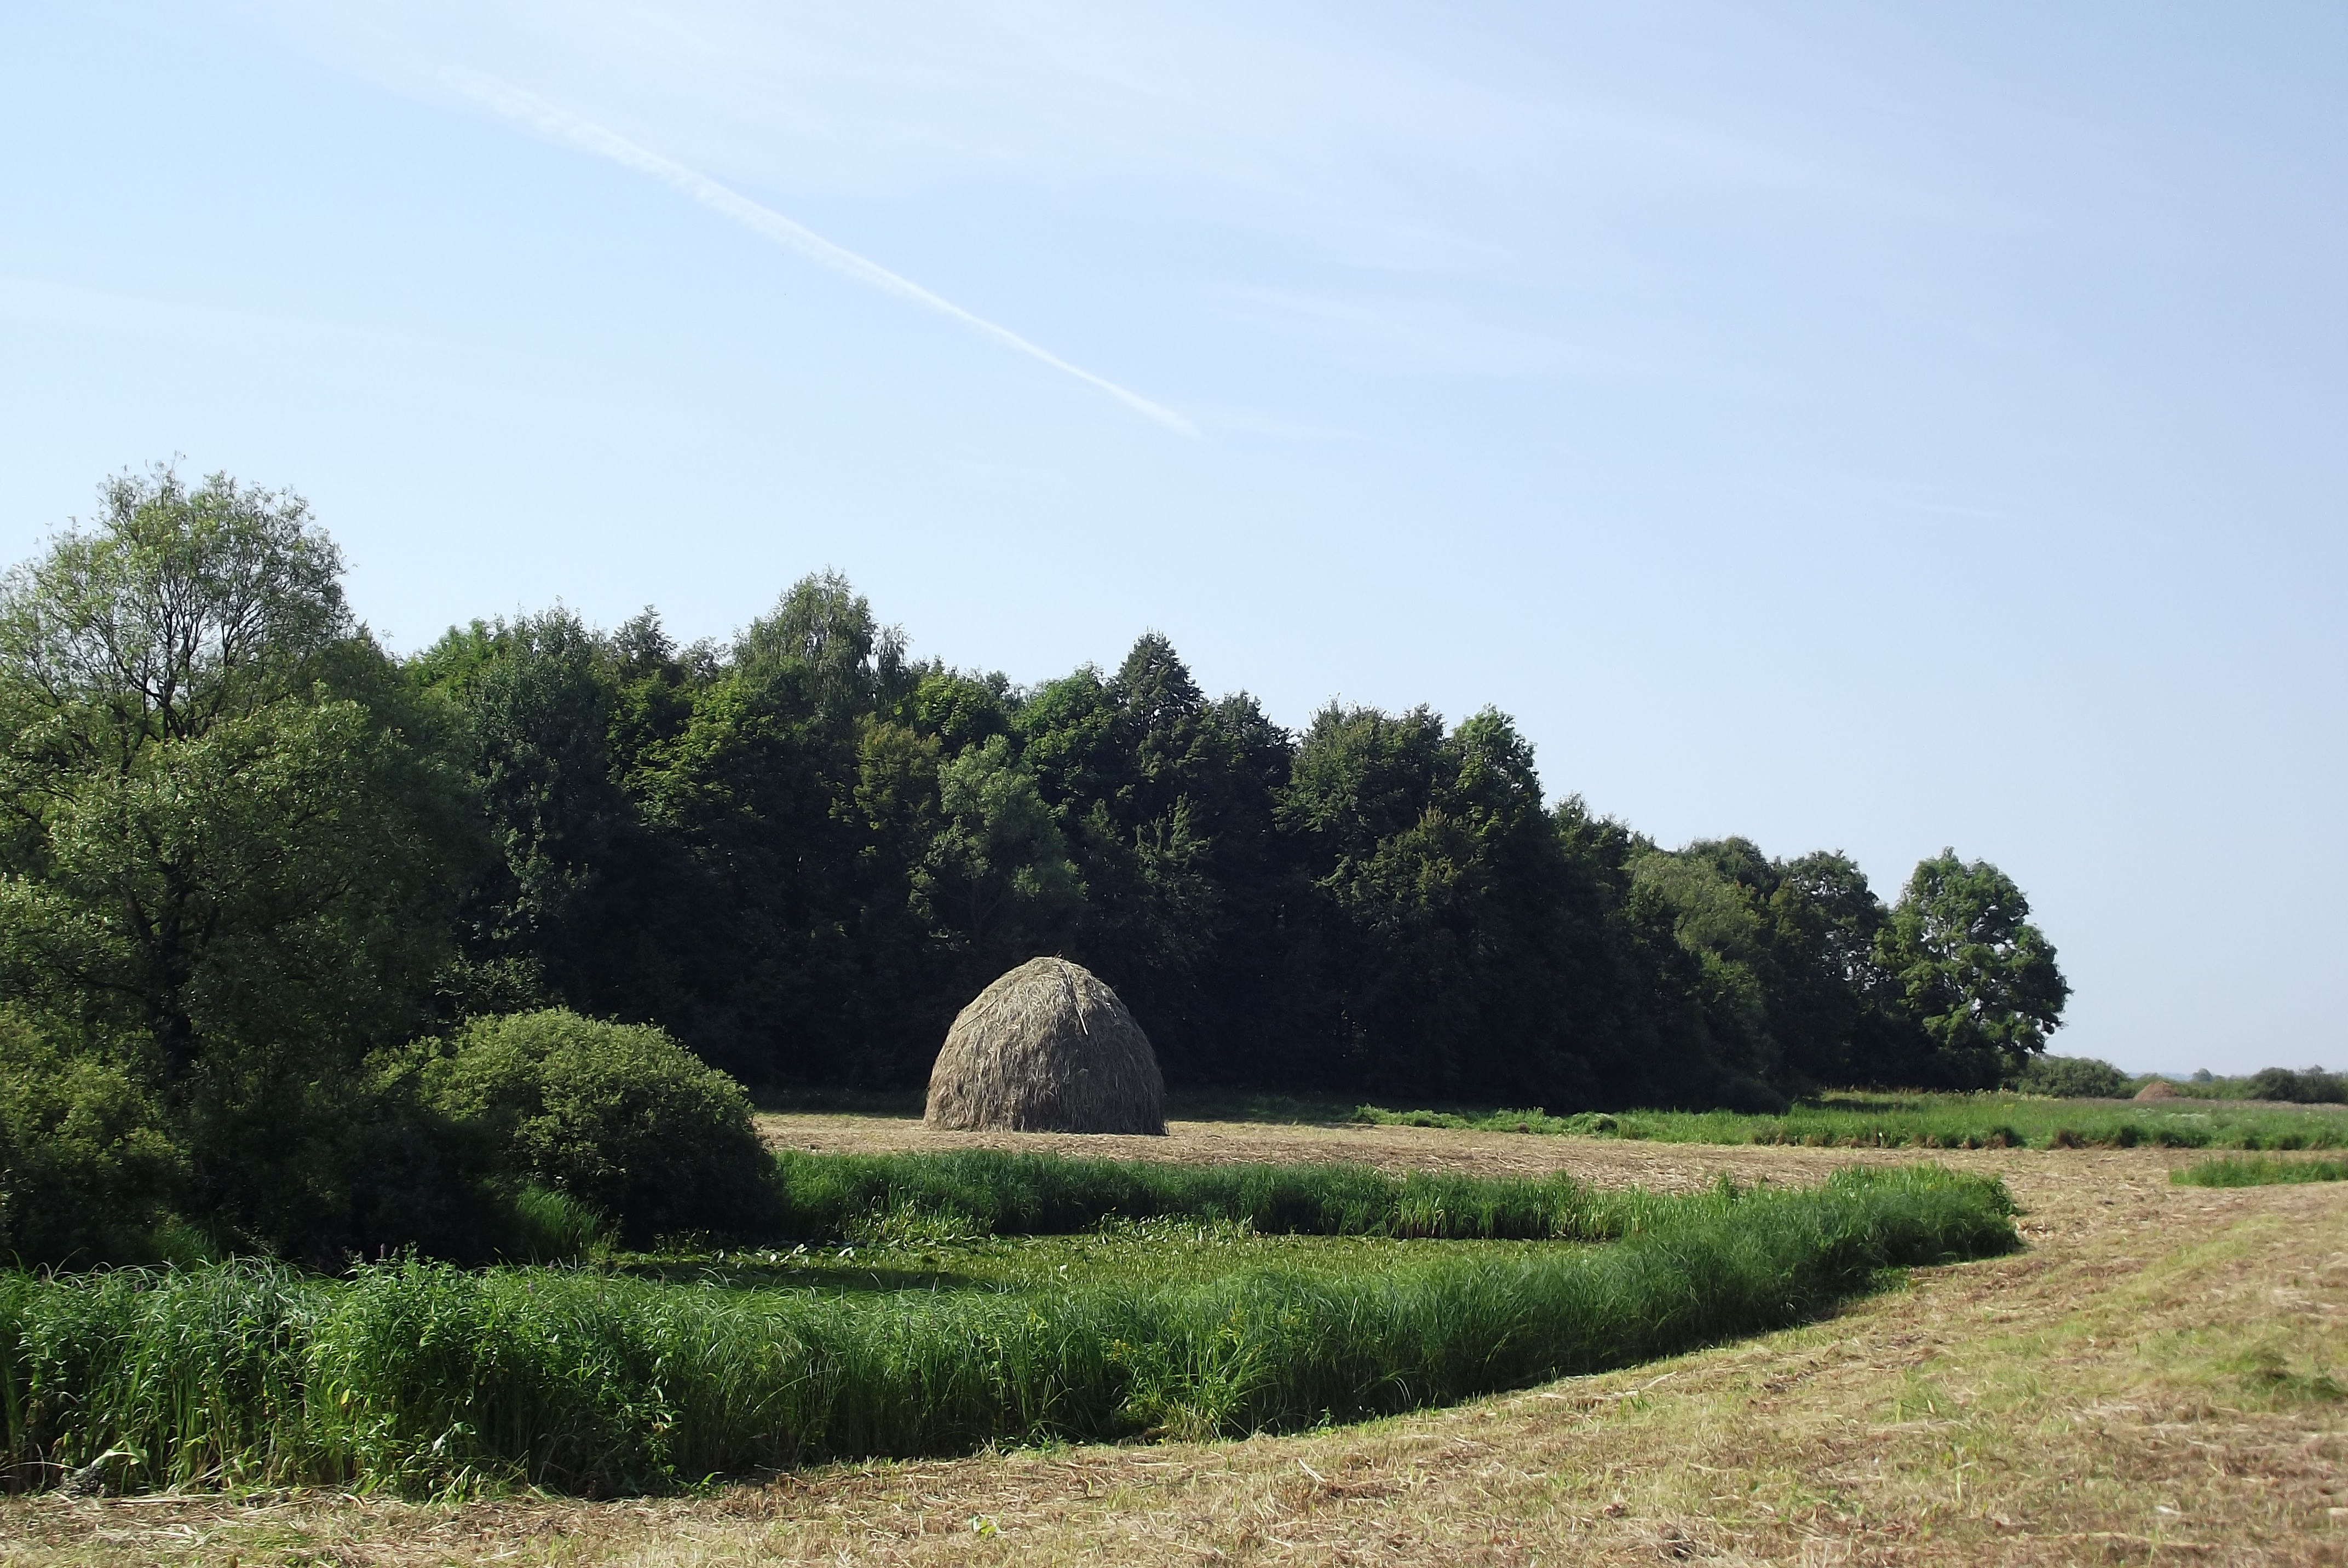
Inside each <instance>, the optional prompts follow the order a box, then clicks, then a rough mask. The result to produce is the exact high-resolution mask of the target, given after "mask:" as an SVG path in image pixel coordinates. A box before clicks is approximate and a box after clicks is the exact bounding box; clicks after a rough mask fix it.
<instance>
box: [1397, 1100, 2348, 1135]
mask: <svg viewBox="0 0 2348 1568" xmlns="http://www.w3.org/2000/svg"><path fill="white" fill-rule="evenodd" d="M1354 1120H1356V1121H1359V1122H1365V1123H1369V1124H1373V1125H1387V1126H1408V1127H1447V1128H1453V1129H1457V1130H1462V1131H1481V1132H1548V1133H1563V1134H1569V1135H1579V1136H1582V1137H1591V1138H1623V1139H1631V1140H1634V1141H1643V1142H1647V1143H1792V1144H1801V1145H1807V1146H1811V1147H1823V1148H1842V1149H1860V1148H1873V1149H2066V1148H2096V1149H2133V1148H2136V1147H2137V1146H2139V1145H2144V1144H2150V1145H2152V1146H2154V1147H2157V1148H2164V1149H2339V1148H2348V1106H2340V1105H2281V1104H2276V1103H2272V1102H2265V1101H2242V1100H2230V1101H2228V1100H2180V1101H2126V1100H2048V1099H2044V1098H2040V1097H2038V1096H2034V1095H2026V1094H2002V1093H1984V1094H1903V1095H1862V1094H1830V1095H1827V1096H1825V1097H1824V1098H1823V1099H1822V1100H1820V1101H1819V1102H1818V1103H1815V1104H1804V1105H1798V1106H1796V1107H1795V1108H1794V1109H1792V1110H1790V1111H1787V1112H1783V1113H1782V1114H1775V1115H1759V1114H1749V1113H1746V1112H1735V1111H1624V1112H1582V1113H1581V1114H1578V1115H1572V1116H1550V1115H1547V1114H1545V1113H1543V1112H1540V1111H1538V1110H1533V1111H1491V1112H1434V1111H1388V1110H1385V1109H1382V1108H1380V1107H1378V1106H1375V1105H1364V1106H1361V1107H1359V1108H1358V1109H1356V1110H1355V1111H1354Z"/></svg>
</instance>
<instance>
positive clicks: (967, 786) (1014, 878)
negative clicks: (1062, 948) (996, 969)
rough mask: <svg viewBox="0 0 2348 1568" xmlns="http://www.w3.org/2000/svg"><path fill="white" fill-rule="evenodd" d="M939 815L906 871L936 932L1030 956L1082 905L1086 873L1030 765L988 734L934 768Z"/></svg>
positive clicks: (979, 947)
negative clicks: (918, 858) (922, 851)
mask: <svg viewBox="0 0 2348 1568" xmlns="http://www.w3.org/2000/svg"><path fill="white" fill-rule="evenodd" d="M937 777H938V815H939V817H940V819H941V820H940V825H939V827H938V830H937V833H936V835H935V836H934V837H932V839H931V840H930V845H929V849H928V851H927V852H926V853H925V854H924V855H923V856H922V862H921V865H920V866H919V868H918V869H917V870H915V872H914V873H913V886H912V897H913V899H914V903H915V907H917V908H918V909H919V910H920V911H921V913H922V915H923V916H924V917H927V918H929V919H930V920H932V922H934V923H935V925H936V926H937V927H938V928H939V931H940V934H941V936H942V937H943V938H945V939H946V940H948V941H949V942H951V943H953V944H955V945H957V946H965V945H966V946H967V948H970V949H972V950H973V951H976V952H980V953H983V954H985V955H987V956H988V958H990V959H991V960H995V961H998V962H1000V961H1004V960H1008V961H1015V960H1016V959H1017V958H1019V957H1022V956H1025V957H1033V956H1034V955H1033V954H1032V953H1030V952H1027V951H1026V949H1028V948H1034V947H1035V946H1037V945H1038V944H1039V943H1048V942H1049V941H1050V940H1051V938H1052V937H1053V936H1054V935H1056V933H1057V931H1058V930H1060V929H1061V928H1063V922H1064V921H1065V920H1066V918H1067V917H1070V916H1072V915H1074V914H1075V913H1076V910H1078V909H1079V908H1081V907H1082V906H1083V903H1084V897H1085V884H1084V878H1083V876H1081V875H1080V874H1079V873H1078V871H1077V870H1076V863H1075V862H1074V861H1072V860H1070V859H1069V858H1068V850H1067V845H1066V841H1065V840H1064V839H1063V838H1062V837H1061V835H1060V829H1059V825H1058V824H1057V823H1056V821H1055V820H1054V818H1053V815H1052V812H1051V809H1050V808H1049V807H1047V806H1046V805H1045V804H1044V798H1043V796H1042V795H1040V794H1037V793H1036V790H1035V774H1033V773H1032V772H1030V771H1029V770H1028V769H1027V768H1026V767H1025V765H1024V764H1021V763H1020V761H1019V760H1018V759H1017V758H1016V757H1014V755H1013V754H1012V751H1011V743H1010V742H1009V740H1008V739H1007V738H1006V737H1004V736H1002V735H995V736H993V737H990V738H989V739H988V740H987V742H986V743H984V744H983V745H977V746H971V747H969V748H967V749H965V750H964V751H963V753H962V755H960V756H958V757H956V758H954V759H953V761H952V762H949V763H946V764H943V765H942V766H941V767H940V768H939V769H938V774H937Z"/></svg>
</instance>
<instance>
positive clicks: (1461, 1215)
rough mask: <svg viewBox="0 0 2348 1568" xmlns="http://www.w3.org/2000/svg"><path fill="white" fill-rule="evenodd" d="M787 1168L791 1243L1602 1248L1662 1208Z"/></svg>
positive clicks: (1629, 1198) (1469, 1192)
mask: <svg viewBox="0 0 2348 1568" xmlns="http://www.w3.org/2000/svg"><path fill="white" fill-rule="evenodd" d="M776 1162H777V1167H778V1173H779V1174H780V1176H781V1185H782V1192H783V1198H782V1203H781V1211H780V1214H779V1217H778V1224H779V1226H780V1230H781V1234H783V1235H788V1236H792V1237H818V1236H835V1235H850V1234H852V1233H853V1232H854V1230H855V1228H856V1226H857V1225H859V1224H860V1222H861V1220H862V1217H863V1216H866V1215H870V1214H885V1213H891V1212H896V1211H900V1210H906V1209H911V1210H913V1211H916V1212H919V1213H922V1214H942V1215H944V1214H951V1215H955V1216H959V1217H961V1218H963V1219H967V1220H969V1221H971V1222H973V1223H974V1224H975V1225H977V1226H979V1227H980V1228H982V1229H985V1230H991V1231H993V1232H994V1234H995V1235H1067V1234H1070V1233H1072V1232H1076V1231H1081V1230H1086V1229H1088V1228H1090V1227H1091V1226H1093V1225H1097V1224H1098V1223H1099V1222H1100V1221H1101V1220H1103V1219H1105V1218H1110V1217H1117V1218H1123V1219H1136V1220H1138V1219H1159V1218H1182V1219H1196V1220H1216V1221H1245V1222H1246V1223H1247V1224H1249V1225H1251V1226H1252V1227H1253V1228H1254V1229H1255V1230H1257V1231H1259V1232H1262V1233H1263V1234H1266V1235H1387V1236H1413V1237H1425V1238H1439V1239H1447V1240H1467V1241H1495V1240H1504V1239H1550V1238H1560V1239H1568V1240H1580V1241H1601V1240H1605V1239H1607V1238H1609V1237H1612V1236H1613V1235H1619V1234H1621V1233H1622V1231H1623V1230H1624V1229H1626V1228H1628V1227H1630V1226H1632V1225H1635V1224H1637V1223H1638V1213H1639V1211H1640V1206H1641V1205H1642V1204H1652V1203H1653V1202H1655V1201H1658V1200H1653V1199H1650V1198H1646V1197H1643V1196H1641V1195H1640V1194H1628V1193H1615V1194H1601V1193H1599V1192H1596V1191H1594V1190H1593V1189H1591V1188H1587V1187H1584V1186H1582V1185H1581V1184H1579V1183H1577V1182H1575V1181H1573V1180H1572V1179H1571V1178H1570V1177H1568V1176H1564V1175H1557V1176H1540V1177H1509V1176H1503V1177H1488V1176H1480V1177H1479V1176H1463V1175H1457V1174H1452V1173H1433V1172H1414V1173H1410V1174H1408V1175H1403V1176H1390V1175H1387V1174H1386V1173H1384V1172H1382V1171H1378V1170H1375V1169H1373V1168H1371V1167H1370V1166H1367V1165H1349V1164H1310V1165H1267V1164H1257V1165H1175V1164H1161V1163H1157V1162H1154V1161H1143V1160H1087V1159H1068V1158H1064V1157H1062V1156H1060V1155H1057V1154H1025V1153H1004V1152H1003V1151H1000V1150H994V1149H973V1150H964V1151H956V1152H954V1153H903V1154H809V1153H795V1152H791V1151H785V1152H784V1153H780V1154H778V1156H777V1157H776ZM1660 1201H1663V1202H1665V1203H1668V1202H1669V1201H1670V1200H1668V1199H1665V1200H1660Z"/></svg>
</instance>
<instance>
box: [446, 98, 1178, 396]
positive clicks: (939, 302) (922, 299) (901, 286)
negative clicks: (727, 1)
mask: <svg viewBox="0 0 2348 1568" xmlns="http://www.w3.org/2000/svg"><path fill="white" fill-rule="evenodd" d="M461 85H462V87H463V89H464V91H465V93H466V94H467V95H468V96H469V97H472V98H475V99H477V100H479V102H481V103H483V104H486V105H488V106H489V108H493V109H495V110H496V111H497V112H498V113H499V114H501V115H504V116H505V117H506V118H509V119H513V120H519V121H520V122H521V123H522V124H524V125H527V126H529V127H530V128H531V129H533V130H536V131H538V132H540V133H541V135H544V136H548V137H551V138H554V139H555V140H557V141H563V142H568V143H570V144H571V145H572V147H575V148H578V149H581V150H582V151H584V152H592V153H594V154H595V155H596V156H597V157H599V158H608V159H611V160H612V161H613V163H616V164H619V165H621V166H622V167H623V168H626V169H634V170H636V171H637V172H638V173H640V174H649V175H651V176H652V177H653V178H654V179H658V180H661V181H663V182H664V183H666V184H668V185H672V186H675V188H676V189H677V190H682V191H684V192H685V194H686V195H687V196H690V197H692V198H693V199H694V200H696V201H698V202H700V203H702V205H704V206H705V207H712V208H715V209H716V210H718V211H720V212H723V213H724V214H726V217H728V218H731V219H733V220H736V222H738V223H743V224H747V225H748V226H749V227H750V228H752V229H755V230H757V231H758V232H759V233H761V234H764V235H765V236H766V237H767V239H769V240H772V241H775V242H776V243H778V244H781V245H788V246H789V247H790V248H791V249H792V250H794V251H798V253H799V254H800V255H802V256H805V257H807V258H808V260H809V261H819V262H821V263H822V264H823V265H824V266H827V267H829V268H830V269H831V270H832V271H833V272H845V273H846V274H847V275H848V276H850V277H851V278H854V279H855V280H856V281H857V282H860V283H868V284H870V285H871V286H872V287H873V288H876V289H879V290H880V292H883V293H888V294H894V295H896V296H897V297H898V298H899V299H901V300H911V301H912V302H913V303H915V304H917V305H925V306H927V307H928V308H929V309H931V310H933V311H935V312H937V313H939V314H940V315H946V316H952V317H953V319H954V320H956V321H958V322H960V323H962V324H963V325H964V326H966V327H968V328H970V329H971V330H972V331H973V332H975V333H978V334H979V335H980V336H982V337H987V338H992V339H993V340H994V342H996V343H1001V344H1002V345H1003V346H1004V347H1005V348H1013V349H1017V350H1018V351H1019V352H1020V353H1021V354H1026V355H1028V356H1030V357H1031V358H1035V359H1040V360H1042V361H1043V362H1044V363H1045V364H1048V365H1050V366H1051V367H1052V368H1053V369H1054V370H1057V371H1063V372H1066V374H1069V375H1073V376H1075V377H1076V379H1077V380H1078V381H1081V382H1084V383H1085V384H1087V385H1089V386H1096V387H1098V388H1099V389H1100V390H1101V391H1103V392H1106V393H1107V394H1108V395H1110V396H1111V397H1114V398H1116V399H1117V401H1118V402H1119V403H1122V404H1124V405H1126V406H1127V407H1128V408H1130V409H1133V410H1134V411H1135V412H1137V413H1139V414H1143V415H1148V417H1149V418H1151V419H1154V420H1156V421H1157V422H1158V423H1159V424H1160V425H1165V426H1166V427H1167V428H1168V429H1169V430H1179V431H1180V432H1181V433H1182V434H1183V435H1185V436H1196V435H1198V434H1199V430H1198V426H1196V425H1192V424H1191V423H1190V422H1189V420H1187V419H1185V418H1183V417H1182V416H1181V415H1179V414H1177V413H1175V412H1174V411H1173V410H1172V409H1170V408H1168V407H1167V406H1165V405H1163V404H1158V403H1152V402H1150V401H1149V399H1148V398H1146V397H1144V396H1142V395H1140V394H1139V393H1138V392H1128V391H1127V390H1126V389H1125V388H1124V387H1122V386H1119V385H1118V384H1117V383H1115V382H1113V381H1110V380H1108V379H1107V378H1106V377H1104V376H1098V375H1095V374H1093V373H1092V372H1091V371H1089V370H1086V369H1085V368H1084V367H1083V366H1082V365H1076V364H1069V363H1068V362H1067V361H1066V360H1065V359H1062V358H1061V357H1060V356H1059V355H1058V354H1054V353H1053V352H1052V351H1051V350H1049V349H1046V348H1040V347H1038V346H1037V345H1035V343H1029V342H1028V341H1027V340H1026V339H1025V338H1024V337H1021V336H1020V335H1019V334H1018V333H1014V332H1013V331H1012V330H1011V329H1010V328H1008V327H999V326H996V325H995V324H994V323H993V322H991V321H988V320H987V319H986V318H985V317H983V316H974V315H973V314H971V313H969V312H968V311H966V310H963V308H962V307H961V306H960V305H958V304H955V303H954V302H953V301H952V300H947V299H941V298H939V297H938V296H937V295H935V294H933V293H932V292H930V291H929V290H927V289H925V288H923V287H922V285H921V284H919V283H916V282H913V281H912V280H911V279H910V278H901V277H899V276H898V275H897V274H896V273H894V272H891V271H889V269H888V268H886V267H883V266H881V265H880V264H879V263H878V262H874V261H866V260H865V259H864V258H863V257H861V256H860V255H858V254H857V253H856V252H855V251H850V250H848V249H845V248H844V247H842V246H839V245H835V244H833V243H832V242H831V241H829V240H827V239H825V238H824V237H823V236H822V235H820V234H819V233H817V232H816V231H814V230H812V229H808V228H804V227H802V226H801V225H799V224H797V223H794V222H792V221H791V220H789V219H788V218H786V217H784V216H783V215H782V214H781V213H779V212H778V211H776V210H774V209H772V208H770V207H761V206H760V205H759V204H758V203H757V202H756V201H753V200H750V199H749V198H748V197H747V196H745V195H743V194H742V193H741V192H740V191H737V190H729V189H727V188H726V186H723V185H720V184H718V183H717V181H716V180H714V179H710V178H709V177H708V176H707V175H705V174H702V173H699V172H697V171H696V170H694V169H687V168H686V167H685V165H683V164H681V163H678V162H676V161H675V160H674V159H666V158H663V157H662V156H661V155H660V154H659V153H656V152H654V151H652V150H650V149H646V148H641V147H638V146H637V145H636V144H635V143H634V142H633V141H630V140H629V139H628V138H625V137H623V136H620V135H618V134H616V133H615V132H613V131H608V130H605V129H604V128H602V126H600V125H597V124H595V123H594V122H593V121H592V120H584V119H581V118H579V117H578V116H577V115H574V114H572V113H571V112H570V111H569V110H567V109H561V108H556V107H555V106H554V105H552V104H551V103H548V102H546V101H545V100H544V99H543V98H540V97H533V96H532V95H531V94H529V93H526V92H524V91H522V90H521V89H520V87H508V86H507V85H506V84H504V83H503V82H490V81H483V80H478V79H477V80H473V81H469V82H465V83H463V84H461Z"/></svg>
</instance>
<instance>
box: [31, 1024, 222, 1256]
mask: <svg viewBox="0 0 2348 1568" xmlns="http://www.w3.org/2000/svg"><path fill="white" fill-rule="evenodd" d="M185 1169H186V1161H185V1158H184V1156H183V1155H182V1153H181V1152H180V1149H179V1147H178V1146H177V1145H176V1144H175V1143H173V1141H172V1139H171V1138H170V1135H169V1134H168V1133H167V1132H165V1130H164V1126H163V1121H162V1116H161V1112H160V1107H159V1106H157V1104H156V1103H155V1102H154V1100H153V1099H152V1098H151V1097H150V1096H149V1094H148V1093H147V1092H146V1091H144V1090H143V1089H142V1088H141V1087H140V1086H139V1083H138V1082H137V1081H135V1080H134V1079H133V1078H132V1077H131V1076H130V1074H129V1073H128V1072H127V1071H124V1070H123V1069H122V1067H121V1066H119V1065H118V1064H117V1063H116V1062H113V1061H108V1060H107V1059H106V1058H105V1057H104V1056H102V1055H100V1054H98V1053H95V1052H80V1053H74V1052H68V1051H66V1050H60V1049H59V1048H57V1046H56V1045H55V1044H53V1043H52V1042H51V1041H49V1040H46V1039H44V1038H43V1037H42V1036H41V1034H40V1033H39V1032H38V1031H37V1030H35V1029H34V1028H33V1027H32V1026H30V1025H29V1024H27V1023H26V1022H25V1021H24V1020H22V1019H20V1018H17V1017H16V1016H15V1015H13V1014H6V1013H0V1256H13V1257H14V1258H15V1260H16V1261H18V1262H20V1263H26V1264H51V1265H57V1264H65V1263H77V1264H91V1263H104V1262H139V1261H145V1260H149V1259H153V1258H157V1257H160V1256H168V1255H175V1254H177V1255H184V1254H186V1253H189V1252H191V1251H195V1250H200V1247H199V1244H198V1243H197V1242H196V1240H195V1238H194V1236H193V1234H192V1233H191V1232H189V1231H188V1230H187V1227H185V1226H183V1225H179V1224H177V1223H176V1222H175V1221H174V1220H173V1218H172V1216H171V1214H170V1210H169V1207H168V1206H167V1205H168V1203H169V1200H170V1196H171V1194H172V1193H173V1191H174V1189H175V1188H176V1187H177V1186H178V1185H179V1184H180V1180H181V1178H182V1177H183V1176H184V1174H185Z"/></svg>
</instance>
